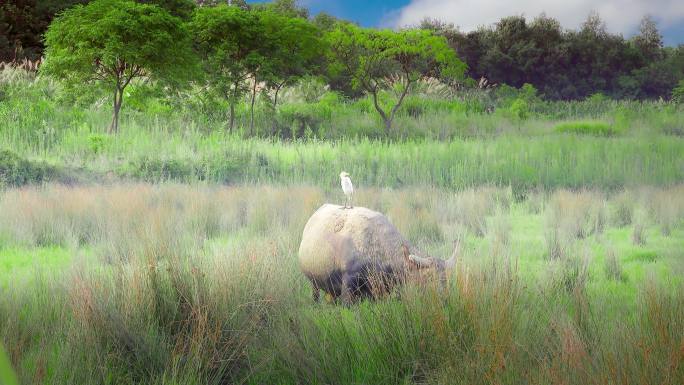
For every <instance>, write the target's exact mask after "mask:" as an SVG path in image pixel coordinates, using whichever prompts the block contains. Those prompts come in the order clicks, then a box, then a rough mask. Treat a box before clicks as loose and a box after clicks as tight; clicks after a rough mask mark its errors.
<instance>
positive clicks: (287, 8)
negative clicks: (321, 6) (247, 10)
mask: <svg viewBox="0 0 684 385" xmlns="http://www.w3.org/2000/svg"><path fill="white" fill-rule="evenodd" d="M254 9H255V10H257V11H271V12H275V13H279V14H281V15H283V16H288V17H298V18H301V19H308V18H309V10H308V9H306V8H304V7H300V6H299V4H298V1H297V0H274V1H271V2H268V3H257V4H254Z"/></svg>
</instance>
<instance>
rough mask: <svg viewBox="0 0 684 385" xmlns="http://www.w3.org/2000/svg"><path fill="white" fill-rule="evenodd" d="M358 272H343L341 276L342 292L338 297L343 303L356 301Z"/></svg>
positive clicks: (348, 303) (349, 303)
mask: <svg viewBox="0 0 684 385" xmlns="http://www.w3.org/2000/svg"><path fill="white" fill-rule="evenodd" d="M358 281H359V277H358V274H345V275H343V276H342V293H341V294H340V299H341V300H342V303H343V304H345V305H351V304H353V303H354V302H356V296H357V294H358Z"/></svg>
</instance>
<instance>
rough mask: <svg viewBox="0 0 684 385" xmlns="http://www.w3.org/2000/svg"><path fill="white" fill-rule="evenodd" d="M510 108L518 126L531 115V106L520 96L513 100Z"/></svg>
mask: <svg viewBox="0 0 684 385" xmlns="http://www.w3.org/2000/svg"><path fill="white" fill-rule="evenodd" d="M508 110H509V111H510V113H511V114H512V115H513V118H514V119H515V120H516V121H517V122H518V126H520V124H521V123H522V122H524V121H525V120H527V118H529V116H530V107H529V105H528V104H527V102H526V101H525V99H522V98H518V99H515V100H514V101H513V103H512V104H511V106H510V107H508Z"/></svg>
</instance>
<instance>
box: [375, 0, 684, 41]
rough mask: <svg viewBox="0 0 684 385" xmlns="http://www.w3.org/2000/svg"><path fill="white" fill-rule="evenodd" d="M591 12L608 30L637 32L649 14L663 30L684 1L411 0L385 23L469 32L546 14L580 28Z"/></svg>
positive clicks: (683, 10) (681, 15)
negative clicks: (435, 23) (426, 22)
mask: <svg viewBox="0 0 684 385" xmlns="http://www.w3.org/2000/svg"><path fill="white" fill-rule="evenodd" d="M591 11H596V12H598V13H599V14H600V15H601V18H602V19H603V20H605V22H606V25H607V28H608V30H609V31H611V32H619V33H623V34H626V35H628V34H631V33H633V32H634V31H636V30H637V27H638V25H639V22H640V20H641V18H642V17H643V16H644V15H647V14H648V15H651V16H653V18H654V19H655V20H656V21H657V22H658V26H659V28H660V29H663V28H666V27H668V26H671V25H673V24H675V23H678V22H683V21H684V1H683V0H605V1H592V0H550V1H549V0H547V1H544V0H518V1H513V0H412V1H411V3H410V4H408V5H407V6H405V7H404V8H402V9H401V10H400V11H399V12H397V13H396V14H394V15H391V16H389V17H390V19H389V20H386V21H385V22H386V23H387V24H388V25H389V26H393V27H401V26H406V25H415V24H417V23H419V22H420V21H421V20H422V19H423V18H425V17H431V18H436V19H440V20H442V21H447V22H451V23H454V24H455V25H457V26H459V27H460V28H461V30H463V31H470V30H473V29H476V28H477V27H479V26H481V25H491V24H492V23H495V22H497V21H498V20H500V19H501V18H502V17H505V16H511V15H524V16H525V17H527V18H534V17H536V16H538V15H539V14H541V13H545V14H546V15H547V16H550V17H553V18H555V19H557V20H559V21H560V22H561V25H562V26H563V27H565V28H577V27H579V26H580V25H581V24H582V22H583V21H584V20H585V19H586V18H587V15H588V14H589V12H591Z"/></svg>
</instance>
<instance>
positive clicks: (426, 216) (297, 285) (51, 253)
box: [0, 185, 684, 384]
mask: <svg viewBox="0 0 684 385" xmlns="http://www.w3.org/2000/svg"><path fill="white" fill-rule="evenodd" d="M637 191H638V190H637ZM637 191H628V192H627V193H626V194H623V195H616V196H615V197H613V196H608V199H607V200H605V198H603V197H602V195H600V194H599V193H569V192H563V193H555V194H553V195H552V197H556V198H553V199H563V200H564V202H567V203H566V204H565V206H563V207H566V208H567V209H568V210H570V211H567V213H568V215H571V216H577V217H578V218H582V215H585V211H584V210H587V209H586V207H592V206H587V205H586V203H585V202H587V200H589V202H593V203H592V204H595V203H596V202H602V203H603V204H605V205H607V206H608V208H610V207H612V206H613V205H616V204H623V203H624V202H623V200H624V196H625V195H626V196H632V197H636V196H637ZM678 191H681V189H679V190H677V189H676V188H675V189H669V190H654V191H652V192H650V194H656V195H657V196H659V197H670V198H667V199H673V202H675V203H673V206H671V207H674V210H676V212H677V221H676V223H675V224H674V225H673V227H672V231H671V232H670V233H669V234H668V235H664V234H663V233H662V232H661V231H660V229H659V227H658V222H657V217H655V216H654V215H657V213H656V212H651V211H648V210H646V211H645V212H647V213H649V216H648V217H647V218H646V219H645V220H646V221H647V225H646V231H645V233H646V235H645V239H646V244H644V245H634V244H633V243H632V240H631V229H630V228H629V226H623V225H621V224H619V225H613V224H612V223H610V222H609V223H606V225H605V228H604V230H602V231H601V232H600V233H592V234H591V235H589V236H587V237H585V238H577V239H574V240H572V241H571V242H570V243H568V244H567V245H566V246H565V247H567V252H566V253H565V254H564V255H567V256H568V258H567V260H550V259H549V256H548V252H547V246H546V228H547V226H549V225H550V223H549V221H552V220H554V219H553V218H555V217H553V216H551V215H550V213H551V212H552V211H551V210H553V207H554V206H553V204H552V203H551V202H553V200H552V199H547V198H545V197H544V196H543V195H542V196H535V197H529V198H527V199H526V200H523V201H515V200H513V199H512V197H511V191H510V190H506V189H504V190H496V189H478V190H475V191H474V192H468V191H465V192H456V193H454V192H453V191H449V190H439V189H428V190H419V189H402V190H388V189H367V188H362V189H360V190H359V194H358V195H357V197H356V199H357V201H356V204H357V205H363V206H367V207H371V208H375V209H378V210H382V211H383V212H385V213H387V215H389V217H390V219H391V220H392V222H393V223H395V224H396V225H397V227H398V228H399V229H400V230H401V231H402V232H404V233H405V234H411V236H410V237H411V241H413V242H414V243H416V244H418V245H419V246H420V247H422V248H424V249H425V250H426V251H427V252H429V253H431V254H432V255H436V256H446V255H448V254H449V250H448V249H449V244H450V241H451V240H453V239H455V238H457V237H460V238H462V239H463V255H462V258H461V260H460V262H459V265H458V266H457V269H456V271H455V272H453V275H451V276H450V280H449V284H448V286H447V289H446V291H440V290H438V289H437V288H436V287H433V286H431V285H426V286H413V285H409V286H407V287H405V288H403V289H402V291H401V298H400V299H399V298H390V299H387V300H383V301H377V302H363V303H361V304H359V305H356V306H352V307H349V308H346V307H343V306H336V305H331V304H313V303H312V302H311V298H310V290H309V287H308V282H307V281H306V280H305V279H304V278H303V276H302V274H301V273H300V272H299V270H298V266H297V260H296V253H297V248H298V244H299V236H300V234H301V229H302V227H303V224H304V222H305V221H306V220H307V219H308V216H309V215H310V213H311V212H313V210H314V209H315V208H316V207H318V206H319V205H320V204H321V203H322V202H325V201H336V200H339V197H338V196H337V194H333V193H326V192H325V191H324V190H322V189H318V188H312V187H306V186H304V187H301V186H300V187H297V186H292V187H277V186H268V185H261V186H242V187H217V186H196V185H195V186H187V185H114V186H110V187H103V186H90V187H73V188H68V187H60V186H47V187H44V188H29V189H23V190H8V191H6V192H4V193H3V194H1V195H0V208H1V209H2V210H3V212H4V213H5V215H4V216H3V217H2V218H0V234H2V236H1V237H0V238H1V239H3V245H4V246H3V247H2V248H1V249H0V266H2V269H1V271H2V273H0V277H2V279H3V281H4V282H6V284H5V286H4V289H3V290H4V293H5V295H3V296H2V298H0V333H1V334H0V337H1V338H2V341H4V344H5V346H6V347H8V353H9V356H10V358H11V360H12V362H13V363H14V365H15V367H16V368H17V372H18V374H19V377H20V380H21V381H22V383H42V382H47V383H54V384H60V383H90V384H118V383H139V384H197V383H216V384H218V383H226V382H228V383H235V382H244V383H250V384H263V383H281V384H298V383H313V384H338V383H339V384H345V383H364V384H386V383H405V384H414V383H416V384H417V383H430V384H432V383H434V384H439V383H463V384H473V383H506V384H509V383H510V384H522V383H528V384H529V383H539V384H547V383H550V382H553V381H563V382H564V383H569V384H587V383H597V384H598V383H602V382H606V381H608V382H611V381H612V382H617V383H620V382H633V381H634V379H638V378H648V379H651V380H657V381H659V382H664V383H668V381H670V382H669V383H672V384H674V383H678V382H679V381H681V380H682V379H684V371H683V370H682V368H681V367H680V366H678V365H677V364H676V363H677V362H678V360H679V358H678V357H679V355H678V354H680V353H679V349H680V342H681V341H682V339H683V338H684V335H683V334H682V329H681V328H680V327H679V323H680V322H681V319H682V317H684V297H682V292H683V291H682V287H683V285H684V282H683V281H682V278H681V277H682V275H681V274H682V272H683V271H684V264H682V261H683V260H684V254H682V249H681V247H680V246H681V244H682V241H683V240H684V203H682V200H681V197H680V194H679V193H678ZM642 193H643V194H646V193H647V192H642ZM293 196H296V197H297V199H296V200H293V199H292V197H293ZM634 199H636V198H634ZM663 199H665V198H663ZM535 200H538V202H537V201H535ZM647 202H648V199H646V200H644V201H637V200H635V201H633V202H632V204H633V205H635V206H636V207H637V208H641V205H643V204H647ZM464 205H470V206H473V207H476V209H473V210H470V211H467V212H463V211H462V208H463V207H465V206H464ZM536 207H542V209H541V210H538V209H536ZM36 208H40V210H38V211H36V210H35V209H36ZM219 208H220V209H219ZM588 212H589V213H591V211H588ZM468 216H474V217H482V219H483V220H484V223H486V226H485V228H484V230H483V233H482V234H479V233H478V232H476V231H473V229H474V228H471V227H469V225H468V223H476V222H477V221H474V220H473V219H472V218H468ZM415 221H421V222H424V223H431V224H432V225H430V226H418V227H415V226H414V225H413V224H414V222H415ZM497 223H508V224H509V226H501V225H497ZM435 226H436V229H435ZM560 228H561V230H562V231H566V230H564V229H565V228H564V227H562V226H561V227H560ZM568 231H569V230H568ZM435 232H439V233H440V234H441V237H437V236H435V235H434V234H435ZM501 233H507V234H508V235H507V236H501ZM571 233H572V234H574V232H571ZM45 234H49V235H50V236H46V235H45ZM496 234H498V235H496ZM85 235H87V236H85ZM495 235H496V236H495ZM505 239H507V241H506V240H505ZM608 249H612V250H614V251H615V253H616V255H617V258H618V263H619V264H620V266H621V268H622V271H623V276H624V278H623V279H621V280H616V279H613V278H611V277H610V276H609V275H606V274H605V272H604V265H605V263H604V258H605V255H606V252H607V250H608ZM74 256H78V257H77V258H75V257H74ZM114 256H118V257H114ZM585 256H588V265H587V269H586V276H584V275H583V274H584V273H582V271H583V270H582V263H583V262H582V260H583V258H584V257H585ZM576 257H580V258H579V259H577V258H576ZM578 263H579V264H578ZM576 269H579V270H576ZM577 271H579V275H574V274H575V273H574V272H577ZM28 277H32V278H31V279H28ZM646 351H648V355H646V356H645V355H644V352H646ZM673 362H674V363H675V365H672V364H671V363H673Z"/></svg>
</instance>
